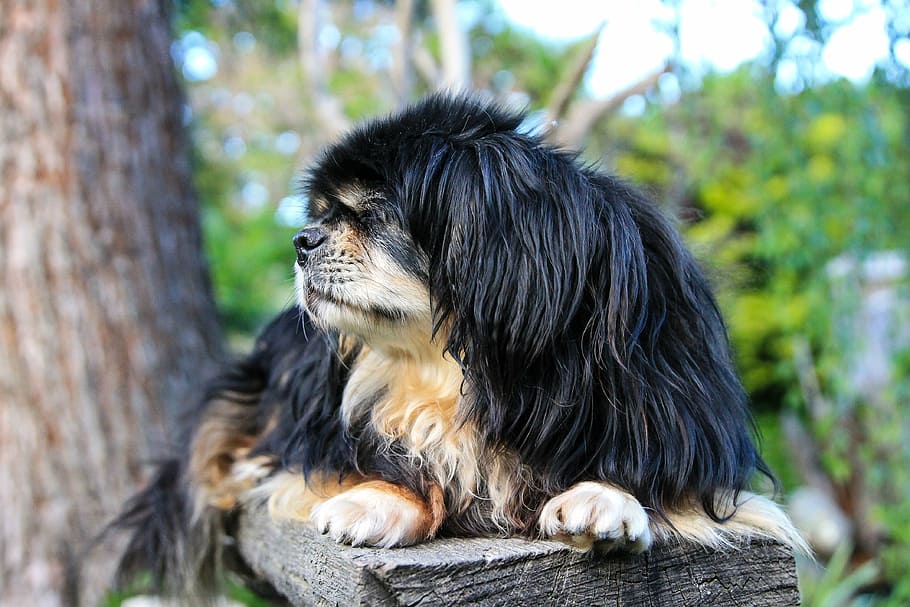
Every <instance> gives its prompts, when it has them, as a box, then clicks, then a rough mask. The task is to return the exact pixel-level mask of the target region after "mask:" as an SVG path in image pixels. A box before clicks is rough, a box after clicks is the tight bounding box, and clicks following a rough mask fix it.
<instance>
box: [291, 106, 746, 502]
mask: <svg viewBox="0 0 910 607" xmlns="http://www.w3.org/2000/svg"><path fill="white" fill-rule="evenodd" d="M522 119H523V116H522V115H520V114H516V113H512V112H508V111H504V110H502V109H501V108H499V107H497V106H495V105H493V104H490V103H486V102H484V101H480V100H478V99H476V98H473V97H465V96H459V97H449V96H434V97H430V98H429V99H427V100H426V101H424V102H422V103H420V104H417V105H415V106H412V107H410V108H408V109H406V110H404V111H403V112H402V113H400V114H397V115H394V116H392V117H390V118H386V119H383V120H379V121H376V122H372V123H368V124H366V125H364V126H362V127H360V128H359V129H358V130H356V131H354V132H353V133H351V134H349V135H348V136H347V137H346V138H344V139H343V140H341V141H340V142H339V143H337V144H335V145H333V146H331V147H329V148H328V149H327V150H326V152H325V153H324V154H323V156H322V157H321V159H320V160H319V161H318V162H317V163H316V165H315V167H314V168H313V169H312V170H311V172H310V173H309V178H308V181H307V192H306V194H307V198H308V200H309V219H310V222H311V223H310V225H309V226H308V227H306V228H304V229H303V230H301V231H300V232H299V233H298V234H297V236H296V237H295V247H296V249H297V257H298V264H297V286H298V292H299V298H300V303H301V305H302V306H303V307H305V308H306V309H307V310H308V311H309V313H310V315H311V316H312V317H313V318H314V320H315V321H316V322H317V323H319V324H321V325H323V326H325V327H329V328H334V329H337V330H340V331H341V332H343V333H351V334H354V335H356V336H359V337H360V338H362V339H363V340H364V341H366V342H367V343H369V344H370V345H371V346H375V347H379V348H382V347H395V348H399V349H402V350H405V351H407V350H409V349H410V350H413V351H414V352H420V351H421V350H420V348H421V347H422V346H421V344H423V345H424V346H423V347H425V345H426V344H429V343H431V342H433V341H434V340H435V342H434V343H438V344H439V348H438V349H437V350H436V353H437V355H439V350H440V349H441V350H444V351H445V352H446V353H447V355H449V356H451V357H453V358H454V359H455V360H457V361H458V362H459V363H460V364H461V366H462V369H463V372H464V377H465V394H466V410H467V411H466V413H467V414H469V415H471V416H473V418H474V419H475V421H477V422H478V425H479V427H481V428H483V430H484V432H485V433H486V436H487V438H488V439H489V440H490V441H491V442H493V443H496V444H499V445H504V446H505V447H507V448H509V449H513V450H515V451H517V452H518V453H519V454H520V455H521V456H522V457H523V459H524V461H526V462H528V463H530V464H531V465H534V466H538V467H540V468H541V469H545V470H547V474H548V477H549V478H551V479H554V482H555V483H556V484H557V485H563V484H568V483H571V482H574V481H575V480H578V479H579V478H584V477H588V478H590V477H596V478H606V479H612V480H615V481H617V482H621V483H622V484H623V486H625V487H628V488H630V489H632V490H633V491H635V492H636V494H637V496H638V497H639V499H641V500H642V501H643V502H644V503H646V504H647V505H653V506H655V507H660V505H661V504H667V503H679V502H680V501H681V500H683V499H686V498H687V497H690V496H691V494H692V493H693V492H694V493H697V494H698V495H699V496H701V497H702V499H703V501H705V502H706V508H707V509H708V512H709V513H713V505H712V504H713V499H714V496H715V494H716V492H717V491H718V490H719V489H728V490H733V491H736V490H738V489H739V488H741V487H742V486H743V485H744V484H745V483H746V482H747V480H748V478H749V477H750V476H751V474H752V471H753V470H754V468H755V466H756V465H758V466H759V467H760V468H761V467H763V464H762V463H761V460H760V458H758V456H757V454H756V452H755V449H754V446H753V444H752V442H751V438H750V437H749V432H748V424H747V419H748V414H747V411H746V404H745V398H744V395H743V392H742V389H741V387H740V384H739V381H738V379H737V377H736V374H735V372H734V370H733V366H732V363H731V360H730V356H729V351H728V345H727V340H726V333H725V329H724V325H723V323H722V321H721V318H720V315H719V313H718V310H717V306H716V304H715V301H714V298H713V296H712V295H711V292H710V289H709V288H708V285H707V282H706V281H705V279H704V277H703V274H702V272H701V271H700V269H699V268H698V265H697V264H696V263H695V261H694V260H693V259H692V257H691V255H690V254H689V253H688V252H687V251H686V249H685V248H684V247H683V246H682V244H681V241H680V239H679V237H678V235H677V233H676V231H675V229H674V228H673V227H672V226H671V224H670V223H669V222H668V221H667V220H666V219H665V218H664V217H663V216H662V215H661V213H660V212H659V211H658V209H657V208H656V207H655V206H654V205H653V204H651V203H650V202H649V201H647V200H646V199H645V198H643V197H642V196H641V195H640V194H638V193H637V192H636V191H635V190H634V189H632V188H629V187H627V186H625V185H623V184H622V183H620V182H618V181H616V180H614V179H612V178H610V177H608V176H606V175H604V174H602V173H600V172H598V171H596V170H593V169H591V168H588V167H584V166H582V165H580V164H579V163H578V162H577V160H576V158H575V156H574V155H572V154H569V153H565V152H561V151H558V150H555V149H553V148H552V147H550V146H548V145H546V144H545V143H544V142H542V141H541V139H540V138H539V137H537V136H536V135H533V134H527V133H525V132H523V131H522V130H521V128H520V125H521V122H522Z"/></svg>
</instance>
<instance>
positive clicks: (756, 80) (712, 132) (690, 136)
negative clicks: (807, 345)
mask: <svg viewBox="0 0 910 607" xmlns="http://www.w3.org/2000/svg"><path fill="white" fill-rule="evenodd" d="M763 78H764V81H763V80H762V79H763ZM902 104H903V100H902V93H901V92H900V91H897V90H895V89H893V88H878V87H876V86H873V85H870V86H869V87H867V88H857V87H855V86H854V85H851V84H849V83H847V82H833V83H831V84H829V85H826V86H823V87H817V88H814V89H809V90H807V91H805V92H803V93H800V94H798V95H793V96H780V95H777V94H775V93H773V88H772V86H771V82H770V81H769V80H767V77H765V76H762V75H761V73H760V72H757V71H756V70H755V69H753V68H742V69H740V70H739V71H737V72H734V73H732V74H729V75H726V76H711V77H709V78H707V79H706V80H705V82H704V84H703V87H702V88H701V89H700V90H698V91H692V92H689V93H687V94H685V95H684V96H683V99H682V101H681V102H680V103H679V104H678V105H677V106H676V107H664V106H657V105H652V106H650V108H649V110H648V112H647V113H646V114H645V116H643V117H642V118H640V119H636V120H628V119H627V120H623V121H621V122H620V123H619V124H613V125H611V127H612V128H611V136H612V137H616V133H617V132H618V133H619V139H621V141H622V142H623V143H621V144H618V145H617V144H610V145H603V144H602V145H603V147H604V149H606V150H607V151H612V152H613V157H614V158H615V160H614V162H615V167H616V170H617V172H619V173H620V174H626V175H632V176H634V178H635V179H636V180H639V181H641V182H643V183H645V184H646V185H647V186H649V187H650V188H652V189H656V190H658V191H659V192H660V198H662V199H664V200H667V201H668V205H669V206H670V210H671V212H674V213H676V214H677V215H679V216H681V217H682V218H683V219H684V220H685V222H686V226H685V227H686V232H687V235H688V237H689V240H690V242H691V244H692V245H693V246H694V247H695V249H696V251H697V252H698V253H699V255H700V256H701V257H702V258H703V259H704V260H705V262H706V264H707V265H709V267H711V268H712V269H713V273H714V275H715V277H716V281H715V282H717V284H718V286H719V289H720V299H721V304H722V307H723V308H724V312H725V315H726V317H727V320H728V323H729V328H730V333H731V338H732V340H733V345H734V350H735V352H736V354H737V360H738V364H739V368H740V371H741V373H742V375H743V379H744V382H745V384H746V387H747V389H748V390H749V392H750V394H751V395H752V396H753V399H754V400H755V401H756V403H757V404H758V405H759V406H761V407H771V408H777V407H779V405H780V404H781V403H782V402H784V401H785V400H788V401H789V402H792V403H795V402H798V400H799V391H798V386H797V385H796V382H795V373H794V368H793V364H792V359H793V355H792V352H793V348H792V340H793V339H794V338H797V337H804V336H807V337H809V338H811V339H812V341H813V343H820V342H822V341H824V340H825V339H826V338H827V337H826V336H827V331H828V323H827V318H826V316H825V314H824V310H825V309H826V306H825V303H826V301H827V300H828V298H829V296H830V293H829V286H828V280H827V277H826V270H825V264H826V263H827V262H828V261H830V260H831V259H833V258H834V257H836V256H838V255H840V254H843V253H845V252H852V253H855V254H857V255H858V256H860V257H862V256H863V255H864V254H865V253H867V252H869V251H873V250H881V249H886V248H901V247H905V246H906V236H905V235H906V234H907V233H910V231H908V230H910V205H908V203H907V201H908V200H910V170H908V167H910V157H908V149H907V146H906V144H905V142H904V139H903V138H904V136H905V135H904V133H905V132H906V130H907V129H908V125H907V124H906V122H905V121H906V118H905V115H904V110H903V109H902Z"/></svg>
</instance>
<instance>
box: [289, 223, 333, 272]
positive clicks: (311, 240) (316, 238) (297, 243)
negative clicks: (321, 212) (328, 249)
mask: <svg viewBox="0 0 910 607" xmlns="http://www.w3.org/2000/svg"><path fill="white" fill-rule="evenodd" d="M327 237H328V234H326V231H325V230H324V229H322V228H319V227H311V228H303V229H302V230H300V231H299V232H297V233H296V234H294V248H295V249H296V250H297V263H301V264H302V263H303V262H304V261H306V256H307V255H308V254H309V253H311V252H312V251H314V250H316V249H317V248H318V247H319V245H321V244H322V243H323V242H325V239H326V238H327Z"/></svg>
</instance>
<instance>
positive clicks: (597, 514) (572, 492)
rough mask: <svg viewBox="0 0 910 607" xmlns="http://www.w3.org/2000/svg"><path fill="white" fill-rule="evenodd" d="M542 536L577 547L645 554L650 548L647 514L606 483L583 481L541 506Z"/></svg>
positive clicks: (622, 492) (629, 496)
mask: <svg viewBox="0 0 910 607" xmlns="http://www.w3.org/2000/svg"><path fill="white" fill-rule="evenodd" d="M539 523H540V531H541V533H542V534H543V535H544V536H545V537H550V538H554V539H558V540H562V541H565V542H568V543H570V544H572V545H574V546H577V547H580V548H586V549H587V548H591V547H592V546H594V545H596V546H597V547H598V548H603V549H606V550H611V549H623V550H628V551H630V552H636V553H638V552H644V551H645V550H647V549H648V548H650V547H651V530H650V528H649V527H648V515H647V513H646V512H645V509H644V508H642V506H641V504H639V503H638V500H636V499H635V498H634V497H632V496H631V495H629V494H628V493H626V492H625V491H622V490H620V489H617V488H615V487H613V486H611V485H608V484H606V483H596V482H583V483H578V484H577V485H574V486H573V487H572V488H570V489H569V490H568V491H566V492H565V493H560V494H559V495H557V496H556V497H554V498H553V499H551V500H550V501H549V502H547V503H546V505H544V507H543V510H542V511H541V513H540V519H539Z"/></svg>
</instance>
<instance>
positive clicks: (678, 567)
mask: <svg viewBox="0 0 910 607" xmlns="http://www.w3.org/2000/svg"><path fill="white" fill-rule="evenodd" d="M237 541H238V544H239V548H240V552H241V554H242V555H243V557H244V558H245V559H246V561H247V562H248V564H249V565H250V567H251V568H252V569H253V571H254V572H255V573H256V574H257V575H259V576H261V577H262V578H263V579H266V580H268V581H269V582H270V583H271V584H272V585H273V586H274V587H275V588H276V589H277V590H278V591H279V592H281V593H282V594H284V595H285V596H286V597H287V598H288V599H289V600H290V602H291V603H292V604H293V605H297V606H304V605H306V606H311V605H317V606H320V607H321V606H327V605H339V606H342V605H343V606H349V605H379V606H383V607H385V606H403V605H408V606H414V607H417V606H420V607H425V606H431V605H478V606H483V607H486V606H520V605H528V606H533V607H538V606H550V605H553V606H556V605H622V606H624V607H635V606H648V607H655V606H668V607H680V606H684V605H685V606H689V605H692V606H699V607H701V606H710V605H725V606H727V605H733V606H740V605H741V606H743V607H747V606H748V607H764V606H769V607H770V606H774V607H781V606H786V605H799V592H798V590H797V586H796V565H795V562H794V559H793V556H792V555H791V553H790V551H789V550H788V549H787V548H786V547H784V546H782V545H780V544H777V543H774V542H752V543H750V544H745V545H743V546H742V547H741V548H739V549H737V550H727V551H715V550H707V549H705V548H704V547H701V546H697V545H693V544H670V545H662V546H655V547H654V548H653V549H652V550H651V551H650V552H648V553H646V554H643V555H638V556H632V555H617V554H610V555H602V554H596V553H584V552H579V551H576V550H573V549H571V548H569V547H567V546H565V545H564V544H561V543H558V542H549V541H527V540H521V539H445V540H436V541H433V542H428V543H426V544H421V545H418V546H413V547H410V548H399V549H393V550H383V549H376V548H352V547H350V546H341V545H338V544H336V543H335V542H333V541H332V540H331V539H329V538H327V537H325V536H322V535H319V534H317V533H316V532H315V531H313V530H312V529H311V528H309V527H308V526H306V525H301V524H296V523H292V522H286V521H285V522H275V521H272V520H271V519H270V518H269V516H268V514H267V513H265V512H264V510H263V509H262V508H256V509H252V510H249V511H248V512H245V513H244V514H242V515H241V518H240V522H239V527H238V533H237Z"/></svg>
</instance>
